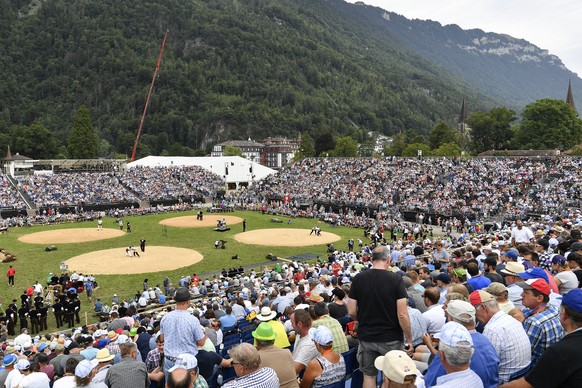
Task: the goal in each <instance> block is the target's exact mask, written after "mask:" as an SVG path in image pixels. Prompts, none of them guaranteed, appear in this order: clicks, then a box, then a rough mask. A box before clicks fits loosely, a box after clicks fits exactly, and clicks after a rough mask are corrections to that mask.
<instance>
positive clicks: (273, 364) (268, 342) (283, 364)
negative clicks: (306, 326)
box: [252, 322, 299, 388]
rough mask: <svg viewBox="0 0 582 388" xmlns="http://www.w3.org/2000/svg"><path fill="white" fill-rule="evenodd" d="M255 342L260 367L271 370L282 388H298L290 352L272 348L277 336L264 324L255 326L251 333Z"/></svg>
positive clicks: (269, 326)
mask: <svg viewBox="0 0 582 388" xmlns="http://www.w3.org/2000/svg"><path fill="white" fill-rule="evenodd" d="M252 335H253V337H254V338H255V340H256V341H257V345H256V346H257V350H258V351H259V356H260V357H261V367H267V368H271V369H273V370H274V371H275V373H276V374H277V377H278V378H279V383H280V386H281V387H282V388H298V387H299V384H298V383H297V376H296V374H295V364H294V362H293V357H292V356H291V352H290V351H289V350H287V349H279V348H277V347H276V346H274V343H275V338H276V337H277V335H276V334H275V333H274V332H273V328H272V327H271V325H269V324H268V323H266V322H263V323H261V324H260V325H259V326H257V329H256V330H255V331H253V333H252Z"/></svg>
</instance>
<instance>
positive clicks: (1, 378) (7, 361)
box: [0, 354, 18, 387]
mask: <svg viewBox="0 0 582 388" xmlns="http://www.w3.org/2000/svg"><path fill="white" fill-rule="evenodd" d="M17 362H18V357H17V356H16V355H15V354H7V355H6V356H4V358H3V359H2V367H3V368H4V370H2V371H0V387H4V383H5V382H6V378H7V377H8V374H9V373H10V372H11V371H12V370H13V369H14V366H15V365H16V363H17Z"/></svg>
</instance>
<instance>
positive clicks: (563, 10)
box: [347, 0, 582, 75]
mask: <svg viewBox="0 0 582 388" xmlns="http://www.w3.org/2000/svg"><path fill="white" fill-rule="evenodd" d="M347 1H348V2H351V3H355V2H356V1H361V0H347ZM363 2H364V3H366V4H370V5H375V6H377V7H381V8H384V9H386V10H388V11H392V12H396V13H399V14H401V15H403V16H405V17H407V18H409V19H430V20H434V21H438V22H440V23H441V24H457V25H459V26H460V27H461V28H464V29H470V28H479V29H482V30H484V31H488V32H496V33H502V34H508V35H511V36H513V37H515V38H523V39H526V40H528V41H529V42H531V43H533V44H535V45H536V46H538V47H541V48H543V49H546V50H548V51H549V52H550V53H551V54H554V55H557V56H558V57H560V59H561V60H562V61H563V62H564V64H565V65H566V67H568V68H569V69H570V70H572V71H574V72H575V73H578V74H579V75H582V39H580V36H582V6H580V2H579V1H576V0H554V1H548V0H363Z"/></svg>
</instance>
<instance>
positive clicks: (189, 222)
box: [160, 213, 243, 228]
mask: <svg viewBox="0 0 582 388" xmlns="http://www.w3.org/2000/svg"><path fill="white" fill-rule="evenodd" d="M223 214H224V213H219V214H206V213H204V218H203V220H202V221H200V220H197V219H196V216H182V217H173V218H166V219H165V220H162V221H160V224H161V225H166V226H173V227H176V228H201V227H209V226H212V227H216V223H217V222H218V221H219V220H222V219H225V220H226V226H230V225H234V224H240V223H241V222H243V219H242V218H240V217H235V216H226V215H223Z"/></svg>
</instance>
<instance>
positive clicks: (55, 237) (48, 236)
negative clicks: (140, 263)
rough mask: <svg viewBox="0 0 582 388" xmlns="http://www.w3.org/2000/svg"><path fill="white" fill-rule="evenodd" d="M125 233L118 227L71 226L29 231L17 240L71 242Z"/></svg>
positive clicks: (46, 242) (36, 242) (119, 235)
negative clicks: (98, 228)
mask: <svg viewBox="0 0 582 388" xmlns="http://www.w3.org/2000/svg"><path fill="white" fill-rule="evenodd" d="M125 234H126V233H125V232H123V231H121V230H119V229H111V228H103V229H102V230H100V231H99V230H97V228H94V229H93V228H72V229H56V230H47V231H44V232H36V233H29V234H26V235H24V236H21V237H19V238H18V240H19V241H21V242H25V243H29V244H71V243H82V242H88V241H99V240H105V239H109V238H115V237H121V236H124V235H125Z"/></svg>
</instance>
